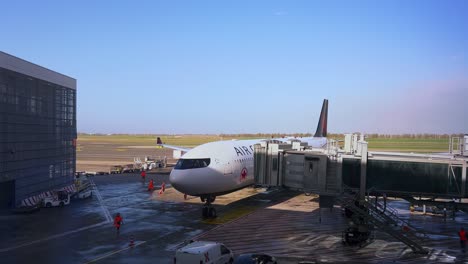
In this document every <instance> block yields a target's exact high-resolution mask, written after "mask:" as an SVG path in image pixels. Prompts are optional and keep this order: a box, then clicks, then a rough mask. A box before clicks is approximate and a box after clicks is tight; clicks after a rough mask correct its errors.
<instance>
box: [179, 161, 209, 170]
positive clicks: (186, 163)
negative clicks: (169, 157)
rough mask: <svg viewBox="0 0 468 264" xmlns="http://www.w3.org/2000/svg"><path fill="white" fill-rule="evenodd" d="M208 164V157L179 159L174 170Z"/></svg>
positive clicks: (200, 166)
mask: <svg viewBox="0 0 468 264" xmlns="http://www.w3.org/2000/svg"><path fill="white" fill-rule="evenodd" d="M208 165H210V159H179V161H177V164H176V165H175V167H174V169H176V170H187V169H198V168H205V167H208Z"/></svg>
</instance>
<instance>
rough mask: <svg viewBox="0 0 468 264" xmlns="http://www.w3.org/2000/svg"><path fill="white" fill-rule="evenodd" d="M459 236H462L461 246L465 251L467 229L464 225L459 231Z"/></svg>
mask: <svg viewBox="0 0 468 264" xmlns="http://www.w3.org/2000/svg"><path fill="white" fill-rule="evenodd" d="M458 236H459V237H460V248H461V250H462V251H463V253H465V248H466V232H465V229H464V228H463V227H462V228H460V231H458Z"/></svg>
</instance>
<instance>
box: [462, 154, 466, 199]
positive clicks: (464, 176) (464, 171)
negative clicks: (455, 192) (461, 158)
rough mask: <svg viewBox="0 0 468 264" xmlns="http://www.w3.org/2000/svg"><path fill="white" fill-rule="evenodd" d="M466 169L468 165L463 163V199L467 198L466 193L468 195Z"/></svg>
mask: <svg viewBox="0 0 468 264" xmlns="http://www.w3.org/2000/svg"><path fill="white" fill-rule="evenodd" d="M466 167H467V163H466V162H463V165H462V186H461V197H465V193H466Z"/></svg>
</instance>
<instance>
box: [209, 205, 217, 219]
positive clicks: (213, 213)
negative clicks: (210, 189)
mask: <svg viewBox="0 0 468 264" xmlns="http://www.w3.org/2000/svg"><path fill="white" fill-rule="evenodd" d="M209 216H210V218H216V216H217V215H216V209H215V208H214V207H211V208H210V210H209Z"/></svg>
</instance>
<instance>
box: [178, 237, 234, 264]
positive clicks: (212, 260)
mask: <svg viewBox="0 0 468 264" xmlns="http://www.w3.org/2000/svg"><path fill="white" fill-rule="evenodd" d="M233 262H234V254H233V253H232V251H231V250H230V249H228V248H227V247H226V246H225V245H223V244H221V243H217V242H209V241H195V242H192V243H190V244H188V245H186V246H184V247H182V248H180V249H179V250H177V251H176V255H175V257H174V263H179V264H191V263H193V264H200V263H203V264H228V263H233Z"/></svg>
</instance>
